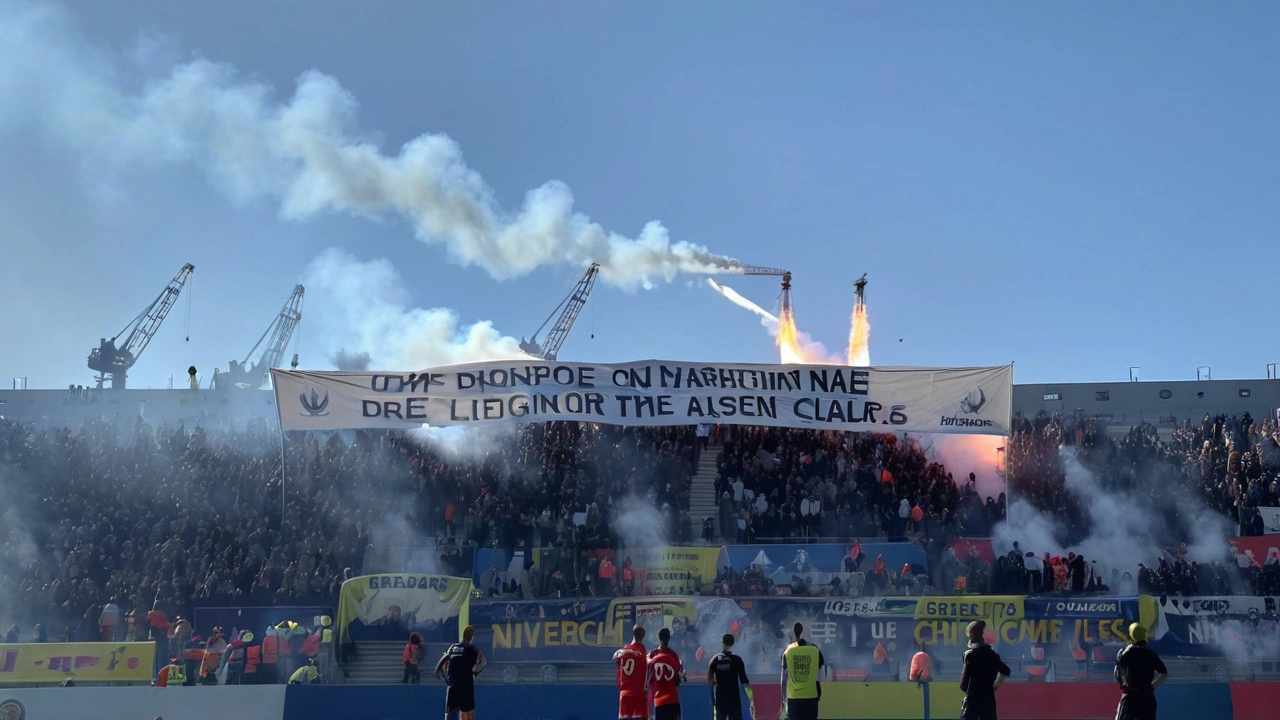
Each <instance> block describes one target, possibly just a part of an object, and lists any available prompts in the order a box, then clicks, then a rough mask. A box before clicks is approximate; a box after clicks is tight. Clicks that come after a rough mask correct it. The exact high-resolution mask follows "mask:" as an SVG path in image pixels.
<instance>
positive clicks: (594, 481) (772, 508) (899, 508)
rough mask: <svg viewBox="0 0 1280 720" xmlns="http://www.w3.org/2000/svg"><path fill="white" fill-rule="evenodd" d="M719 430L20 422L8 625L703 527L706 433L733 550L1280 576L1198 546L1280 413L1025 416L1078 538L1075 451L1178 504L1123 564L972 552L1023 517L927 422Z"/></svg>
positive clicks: (322, 596)
mask: <svg viewBox="0 0 1280 720" xmlns="http://www.w3.org/2000/svg"><path fill="white" fill-rule="evenodd" d="M713 432H714V434H715V444H714V445H712V446H710V447H709V444H708V438H707V437H706V435H707V433H706V432H705V429H702V430H698V429H695V428H693V427H674V428H625V429H624V428H617V427H611V426H601V425H591V424H579V423H547V424H540V425H530V426H526V427H524V428H521V429H520V430H519V431H517V432H514V433H508V434H502V435H498V436H495V437H492V438H489V439H478V438H476V437H474V436H469V437H468V438H467V439H466V440H465V442H464V443H462V446H461V447H451V446H449V444H448V442H446V441H443V440H440V439H438V438H437V439H436V440H431V441H428V440H425V439H423V438H419V437H413V436H410V435H404V434H400V433H390V432H361V433H354V434H347V435H345V436H342V435H339V434H330V435H318V434H308V435H302V436H299V437H297V438H290V439H288V440H286V441H284V442H282V440H281V437H280V434H279V432H278V430H277V429H276V428H274V427H272V426H270V425H268V424H267V423H262V422H255V423H249V424H247V425H243V426H238V427H200V428H186V427H183V426H181V425H170V424H166V423H160V424H158V425H151V424H148V423H146V422H144V421H143V420H142V419H137V420H136V422H132V423H119V422H116V423H110V422H92V423H88V424H86V425H85V426H83V427H81V428H78V429H76V430H75V431H72V430H69V429H66V428H60V429H46V428H36V427H33V426H28V425H23V424H20V423H17V422H14V421H10V420H3V419H0V514H2V519H3V528H0V542H2V544H0V621H3V623H2V624H0V627H9V626H10V623H15V622H16V623H17V624H16V625H15V626H14V627H13V628H12V629H11V631H10V632H9V633H8V634H13V633H17V635H18V636H19V637H22V638H23V639H28V638H31V637H36V636H39V637H40V638H45V639H50V640H55V639H61V638H67V639H79V640H85V639H91V638H98V637H102V633H103V630H102V625H103V623H102V622H101V620H102V617H103V613H104V609H106V608H118V609H119V612H120V616H121V618H122V619H121V621H120V622H119V624H118V626H116V627H115V628H114V629H113V637H117V636H118V637H120V638H121V639H123V638H125V637H142V636H146V635H147V633H148V628H147V626H146V622H145V615H146V613H147V612H148V611H150V610H152V609H153V608H162V609H164V610H165V611H166V612H167V613H168V614H169V616H170V617H184V616H189V615H190V613H191V610H192V608H193V607H194V606H195V605H197V604H200V603H201V602H212V601H215V600H219V601H233V602H239V603H241V604H250V603H260V604H274V605H281V604H309V603H316V602H324V601H327V602H328V603H330V604H332V602H333V600H334V599H335V598H336V595H337V589H338V587H339V586H340V584H341V582H342V581H343V580H344V579H345V578H347V577H349V576H350V575H352V574H353V573H358V572H359V571H360V569H361V565H362V561H363V558H364V557H365V552H366V549H367V548H368V546H369V545H370V543H371V542H372V541H373V540H374V538H375V536H376V534H377V533H378V531H379V528H380V527H382V526H384V525H385V524H386V523H387V521H388V519H389V518H394V519H398V520H399V521H400V522H402V523H406V524H407V525H408V526H409V527H410V528H412V530H413V532H414V533H420V534H421V535H422V536H424V537H438V538H441V539H443V540H445V541H446V542H448V541H449V540H452V541H453V543H455V544H463V545H466V544H470V545H473V546H475V547H480V548H493V549H495V550H505V551H512V550H515V549H517V548H526V549H532V548H544V549H545V550H546V552H547V553H548V557H561V558H583V557H588V555H584V553H588V554H589V553H592V552H594V551H597V550H601V549H606V548H617V547H620V546H623V547H626V546H643V545H646V544H647V545H662V544H671V545H681V544H688V543H689V542H691V541H692V540H693V538H691V537H690V531H689V528H690V523H689V521H688V520H689V518H688V514H687V513H688V507H689V497H690V479H691V477H692V475H693V474H694V473H695V472H696V469H697V467H698V459H699V455H700V454H701V453H702V452H715V453H717V456H716V472H717V477H716V487H715V490H716V495H717V500H718V503H719V507H718V514H717V516H716V517H715V518H712V519H711V520H712V522H710V523H707V524H706V525H705V526H704V533H705V534H704V539H706V540H709V541H712V544H718V543H729V544H732V543H744V542H757V541H766V540H770V539H783V540H795V539H811V540H812V539H821V538H830V539H836V538H841V539H845V538H852V537H868V538H874V537H884V538H888V539H895V540H904V539H909V540H912V541H915V542H919V543H921V544H922V545H923V546H924V547H925V549H926V553H927V555H928V557H929V570H930V571H931V573H930V574H931V575H932V577H933V583H932V584H933V586H935V587H938V588H942V589H944V590H946V591H952V590H954V589H956V588H955V587H954V586H953V585H952V580H953V576H955V577H959V576H960V575H963V577H964V578H965V579H966V586H965V588H964V589H965V590H969V591H984V590H985V591H999V592H1017V591H1031V592H1037V591H1038V592H1059V591H1061V592H1081V593H1088V592H1116V591H1118V590H1124V589H1127V588H1130V587H1132V588H1133V589H1134V590H1135V591H1136V590H1138V589H1141V590H1144V591H1147V590H1149V591H1151V592H1154V593H1158V594H1159V593H1171V594H1172V593H1177V594H1183V595H1189V594H1197V593H1199V594H1210V593H1225V592H1232V591H1234V592H1269V593H1276V592H1280V565H1277V563H1276V560H1275V559H1274V558H1252V557H1250V556H1247V555H1245V554H1241V555H1239V556H1237V557H1231V556H1228V555H1224V556H1223V557H1221V558H1208V559H1206V558H1198V559H1197V560H1198V561H1195V562H1193V561H1192V560H1191V559H1188V558H1187V557H1186V553H1185V551H1181V552H1180V549H1179V547H1178V545H1177V543H1178V542H1179V541H1181V540H1185V539H1189V538H1192V537H1193V535H1194V533H1195V532H1196V530H1197V526H1195V525H1194V524H1193V523H1194V518H1193V517H1191V514H1190V513H1188V512H1186V509H1187V507H1188V502H1189V499H1194V500H1195V502H1196V503H1198V505H1199V506H1202V507H1204V508H1207V509H1208V511H1209V512H1211V513H1216V514H1217V515H1218V516H1220V517H1222V518H1226V519H1227V520H1228V521H1229V523H1230V530H1231V531H1232V534H1235V532H1236V531H1237V530H1238V533H1239V534H1242V535H1252V534H1259V533H1261V532H1262V530H1263V528H1262V527H1261V523H1262V520H1261V516H1260V514H1259V513H1258V511H1257V508H1259V507H1268V506H1277V505H1280V493H1278V492H1277V482H1278V481H1280V445H1278V444H1277V439H1276V427H1275V424H1274V422H1272V421H1269V420H1268V421H1264V422H1261V423H1258V422H1254V421H1253V420H1252V419H1251V418H1249V417H1248V415H1244V416H1242V417H1239V418H1236V417H1226V416H1220V417H1208V416H1206V417H1205V418H1203V420H1202V421H1200V422H1198V423H1196V422H1189V421H1187V422H1183V423H1182V424H1180V425H1176V426H1169V427H1164V428H1157V427H1156V426H1152V425H1145V424H1144V425H1140V426H1138V427H1135V428H1133V429H1131V430H1129V431H1127V432H1126V433H1124V434H1122V435H1119V436H1113V435H1112V434H1109V433H1108V432H1107V431H1106V428H1105V427H1103V426H1101V425H1099V424H1098V423H1096V422H1095V421H1093V420H1091V419H1086V418H1077V417H1050V416H1047V415H1041V416H1038V417H1035V418H1026V417H1017V418H1015V432H1014V434H1013V437H1011V438H1010V440H1009V442H1008V453H1007V454H1008V460H1009V466H1010V470H1011V473H1012V476H1011V482H1012V486H1013V489H1014V493H1015V496H1016V497H1019V498H1020V499H1022V500H1024V501H1026V502H1027V503H1029V505H1030V506H1031V507H1033V508H1035V509H1036V510H1038V511H1040V512H1042V513H1046V514H1048V515H1050V516H1051V517H1052V518H1054V521H1055V523H1056V524H1058V525H1059V528H1060V532H1061V537H1059V538H1058V541H1059V544H1060V547H1063V548H1071V547H1077V546H1078V543H1080V542H1081V541H1083V540H1085V539H1086V538H1088V537H1089V536H1090V534H1091V533H1092V532H1094V530H1095V528H1094V527H1093V525H1092V524H1093V523H1095V522H1096V520H1095V519H1094V516H1093V515H1092V514H1091V513H1090V512H1089V507H1088V506H1089V503H1090V502H1091V498H1090V497H1087V496H1083V495H1081V494H1080V493H1079V492H1078V491H1076V490H1073V489H1072V487H1071V486H1070V483H1068V482H1067V479H1066V474H1067V465H1068V463H1067V461H1066V460H1065V459H1064V453H1063V448H1068V449H1069V451H1070V452H1071V453H1072V458H1073V460H1075V461H1078V462H1079V463H1080V465H1081V466H1082V467H1084V468H1085V469H1087V470H1088V471H1089V472H1091V473H1092V474H1093V475H1094V477H1095V479H1096V483H1097V486H1098V487H1099V488H1101V491H1102V492H1107V493H1113V494H1116V495H1122V496H1124V497H1126V498H1128V499H1129V501H1130V502H1132V503H1134V504H1135V505H1137V506H1141V507H1142V508H1143V509H1144V511H1147V512H1152V513H1155V514H1156V515H1158V517H1159V518H1160V521H1161V522H1160V523H1159V525H1160V527H1162V528H1164V530H1165V534H1166V536H1167V537H1166V538H1162V540H1167V542H1165V543H1162V547H1165V548H1166V549H1167V550H1168V552H1167V553H1166V558H1165V559H1161V560H1159V561H1158V562H1157V563H1155V564H1153V565H1152V566H1151V567H1146V566H1141V567H1133V568H1127V567H1114V568H1113V567H1108V568H1107V569H1106V570H1105V571H1099V570H1098V569H1097V568H1096V567H1095V566H1096V563H1095V561H1096V560H1098V558H1089V559H1088V560H1087V561H1086V560H1085V558H1083V557H1081V556H1080V554H1079V553H1067V552H1063V553H1061V556H1058V555H1045V554H1044V553H1043V552H1040V553H1037V552H1034V551H1035V550H1037V549H1036V548H1026V549H1018V551H1017V553H1016V556H1015V553H1012V552H1011V553H1008V554H1005V555H1000V556H998V557H996V558H995V559H994V560H983V559H982V558H981V557H980V556H976V555H974V554H973V553H972V552H970V553H967V554H961V555H960V556H957V555H956V553H955V552H954V551H953V550H951V548H950V547H949V545H948V544H949V543H950V541H951V540H952V539H954V538H959V537H986V536H989V535H990V534H991V532H992V529H993V528H994V527H995V526H996V525H997V524H998V523H999V522H1000V521H1001V520H1002V519H1003V518H1004V516H1005V512H1006V501H1005V497H1004V495H1003V494H1001V495H998V496H996V497H983V496H982V495H980V494H979V493H978V492H977V488H976V483H975V481H974V478H973V475H971V474H966V473H965V470H966V469H957V468H944V467H943V466H942V465H941V464H939V463H938V462H935V461H933V460H931V459H930V457H929V455H928V453H927V452H926V451H925V449H924V448H922V446H921V444H920V442H919V440H918V439H917V438H915V437H911V436H906V437H901V436H895V435H889V434H875V433H859V434H853V433H840V432H831V431H813V430H801V429H781V428H764V427H731V426H721V427H718V428H715V429H714V431H713ZM282 460H283V472H282ZM953 473H954V474H953ZM1038 550H1041V551H1043V548H1041V549H1038ZM568 567H569V568H570V571H569V572H570V574H569V575H565V576H563V577H561V578H559V580H557V579H556V578H555V577H554V575H553V574H552V573H548V574H547V575H546V576H545V577H543V578H540V580H541V584H540V587H542V588H543V589H544V590H545V591H547V592H559V593H566V592H580V591H581V590H582V589H583V588H587V589H588V590H591V589H592V588H596V589H599V590H601V591H608V592H617V591H619V590H618V588H619V587H621V586H622V581H621V575H622V573H621V569H620V568H610V569H608V572H610V573H614V574H612V575H611V576H610V577H609V578H608V579H609V582H608V583H602V582H601V576H600V573H601V572H602V570H601V568H599V567H598V566H597V565H593V564H591V562H590V561H585V562H577V561H570V562H569V563H568ZM940 569H945V572H940ZM457 570H461V569H460V568H459V569H455V571H457ZM905 570H906V571H902V570H898V569H895V568H888V569H886V571H885V572H884V573H883V577H875V575H876V573H874V572H869V571H868V570H867V569H866V568H863V569H862V570H861V577H860V578H859V583H858V584H857V585H854V584H852V580H853V578H852V575H850V574H845V575H842V576H841V577H836V578H833V579H835V580H836V581H837V582H836V583H835V584H827V583H825V582H824V585H823V586H822V587H814V586H812V584H803V585H797V584H795V583H787V582H785V580H784V581H783V582H778V581H776V579H773V578H766V577H763V575H757V574H754V573H752V572H751V571H749V570H748V571H746V572H743V573H740V574H733V573H727V574H722V576H721V577H718V578H716V579H715V581H714V583H709V585H708V587H705V588H704V587H696V588H695V587H694V583H695V579H693V578H690V581H689V585H690V587H689V591H691V592H694V591H696V592H703V593H708V594H709V593H712V592H721V593H725V592H729V593H739V592H741V593H746V594H756V593H768V592H773V591H776V590H778V589H779V588H781V587H787V588H788V590H787V591H789V592H793V593H796V594H837V595H839V594H846V593H850V592H858V593H872V592H874V593H877V594H893V593H916V592H922V591H932V590H931V588H929V587H920V586H918V584H917V583H918V580H917V578H916V577H915V575H916V573H913V572H910V569H905ZM697 582H699V583H700V582H701V579H697ZM605 585H607V586H608V587H607V588H605V587H604V586H605ZM510 589H511V590H512V592H517V593H523V592H524V591H525V590H524V589H523V588H510ZM37 623H39V628H36V624H37ZM23 628H27V630H25V631H24V630H23Z"/></svg>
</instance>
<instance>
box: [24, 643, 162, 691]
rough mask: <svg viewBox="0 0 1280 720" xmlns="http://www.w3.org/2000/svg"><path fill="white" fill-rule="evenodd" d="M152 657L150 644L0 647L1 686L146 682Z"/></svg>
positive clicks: (56, 644) (51, 644)
mask: <svg viewBox="0 0 1280 720" xmlns="http://www.w3.org/2000/svg"><path fill="white" fill-rule="evenodd" d="M155 658H156V645H155V643H150V642H128V643H24V644H21V645H0V685H15V684H25V683H60V682H62V681H63V680H66V679H67V678H72V679H75V680H78V681H81V682H149V681H150V680H151V669H152V665H153V664H154V663H155Z"/></svg>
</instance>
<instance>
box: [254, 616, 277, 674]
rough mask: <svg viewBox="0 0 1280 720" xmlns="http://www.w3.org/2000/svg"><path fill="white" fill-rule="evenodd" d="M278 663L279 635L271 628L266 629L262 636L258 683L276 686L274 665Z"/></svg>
mask: <svg viewBox="0 0 1280 720" xmlns="http://www.w3.org/2000/svg"><path fill="white" fill-rule="evenodd" d="M279 662H280V634H279V633H278V632H276V629H275V628H273V627H269V628H267V631H266V633H264V634H263V636H262V670H260V671H259V672H260V673H261V677H259V678H258V682H259V683H261V684H263V685H274V684H276V665H277V664H278V663H279Z"/></svg>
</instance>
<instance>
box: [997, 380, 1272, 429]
mask: <svg viewBox="0 0 1280 720" xmlns="http://www.w3.org/2000/svg"><path fill="white" fill-rule="evenodd" d="M1100 393H1102V395H1101V396H1100V395H1099V394H1100ZM1162 394H1167V395H1168V397H1167V398H1165V397H1161V395H1162ZM1246 394H1247V396H1246ZM1054 396H1056V397H1057V399H1054ZM1046 397H1047V398H1050V399H1046ZM1103 397H1105V398H1106V399H1102V398H1103ZM1277 408H1280V380H1204V381H1194V380H1186V381H1178V382H1112V383H1037V384H1034V385H1014V386H1013V410H1014V412H1021V413H1022V414H1023V415H1026V416H1028V417H1034V416H1035V415H1037V414H1038V413H1039V412H1041V411H1042V410H1043V411H1046V412H1049V413H1064V414H1071V413H1074V412H1075V411H1077V410H1080V411H1083V412H1084V414H1085V416H1087V417H1101V418H1103V419H1107V420H1109V421H1110V422H1111V423H1113V424H1115V425H1121V426H1132V425H1137V424H1139V423H1141V422H1143V421H1144V420H1145V421H1146V422H1149V423H1152V424H1155V425H1159V424H1161V419H1162V418H1171V417H1172V418H1177V421H1178V422H1181V421H1182V420H1183V419H1185V418H1191V419H1192V420H1195V421H1197V422H1198V421H1199V420H1200V419H1201V418H1203V417H1204V414H1205V413H1209V414H1210V415H1217V414H1226V415H1239V414H1241V413H1243V412H1246V411H1247V412H1248V413H1249V414H1250V415H1252V416H1253V417H1254V418H1255V419H1258V420H1261V419H1262V418H1266V417H1275V413H1276V409H1277ZM1168 426H1169V427H1172V425H1171V424H1169V425H1168Z"/></svg>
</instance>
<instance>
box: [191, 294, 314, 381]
mask: <svg viewBox="0 0 1280 720" xmlns="http://www.w3.org/2000/svg"><path fill="white" fill-rule="evenodd" d="M305 293H306V289H305V288H303V287H302V286H301V285H295V286H294V287H293V293H292V294H290V295H289V299H288V300H285V302H284V307H283V308H281V309H280V314H278V315H276V319H275V320H272V321H271V324H270V325H268V326H267V330H266V332H264V333H262V337H260V338H258V342H257V343H255V344H254V346H253V347H252V348H250V349H249V352H248V353H246V354H245V356H244V360H241V361H239V362H236V361H235V360H232V361H231V362H230V364H229V366H228V368H227V372H226V373H225V374H215V376H214V378H215V387H240V388H259V387H262V386H263V385H264V384H266V382H267V378H268V377H269V376H270V374H271V368H273V367H278V366H279V365H280V361H281V360H283V359H284V353H285V349H286V348H287V347H289V338H290V337H292V336H293V330H294V328H296V327H298V323H299V322H301V321H302V296H303V295H304V294H305ZM263 342H266V343H267V345H266V348H265V349H264V350H263V351H262V355H261V356H260V357H259V358H258V361H257V362H256V363H253V364H250V362H249V361H250V360H251V359H252V358H253V357H254V355H255V353H257V352H258V348H260V347H262V344H263ZM293 366H294V367H297V366H298V356H297V354H296V353H295V354H294V356H293Z"/></svg>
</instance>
